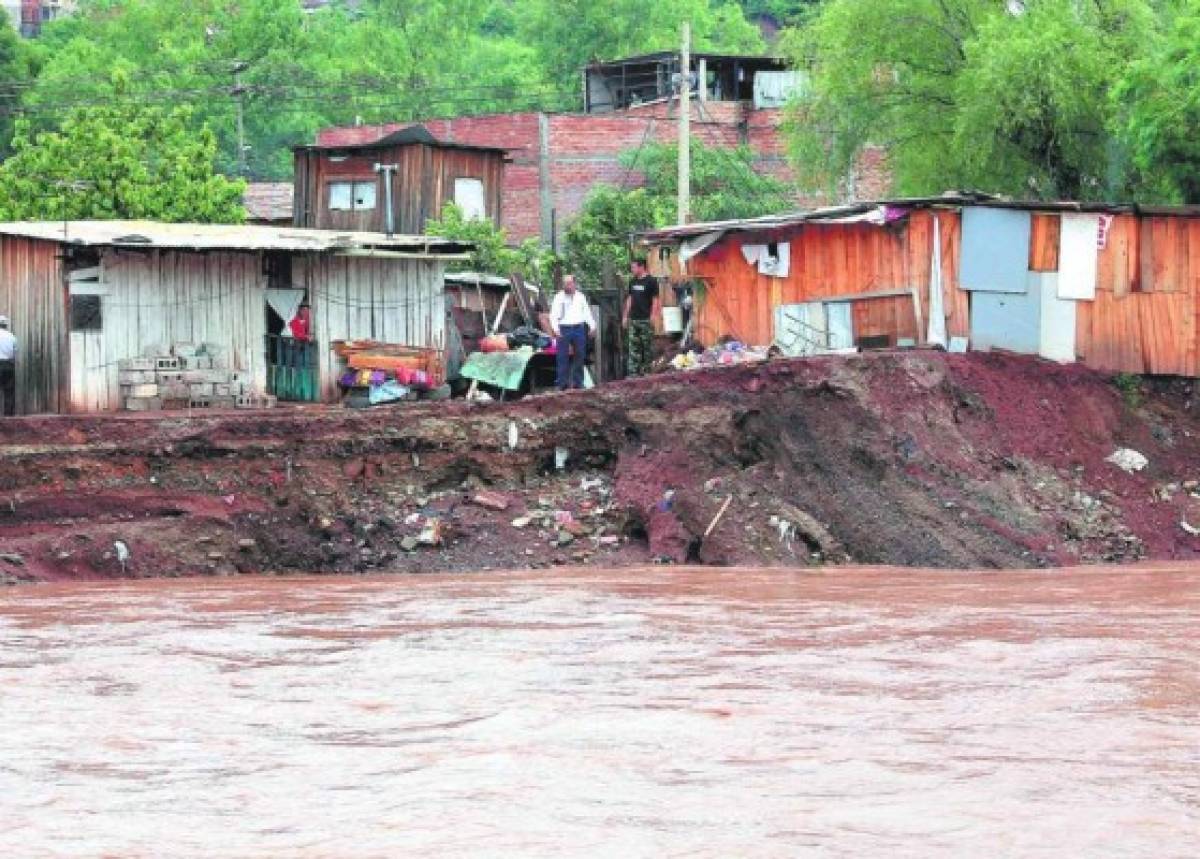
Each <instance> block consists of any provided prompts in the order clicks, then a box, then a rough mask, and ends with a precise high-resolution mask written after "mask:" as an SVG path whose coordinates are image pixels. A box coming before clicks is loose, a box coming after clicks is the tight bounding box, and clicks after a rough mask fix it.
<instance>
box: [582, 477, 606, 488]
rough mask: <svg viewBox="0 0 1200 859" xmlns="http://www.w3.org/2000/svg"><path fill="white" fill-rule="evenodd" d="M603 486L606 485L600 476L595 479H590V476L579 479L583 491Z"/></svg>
mask: <svg viewBox="0 0 1200 859" xmlns="http://www.w3.org/2000/svg"><path fill="white" fill-rule="evenodd" d="M603 486H604V481H603V480H601V479H600V478H599V477H597V478H595V479H589V478H586V477H585V478H583V480H581V481H579V488H580V489H581V490H582V491H583V492H591V491H592V490H593V489H600V488H601V487H603Z"/></svg>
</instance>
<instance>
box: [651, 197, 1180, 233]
mask: <svg viewBox="0 0 1200 859" xmlns="http://www.w3.org/2000/svg"><path fill="white" fill-rule="evenodd" d="M881 206H894V207H902V208H910V209H929V208H935V207H939V206H949V207H961V206H983V207H987V208H995V209H1020V210H1023V211H1030V212H1096V213H1104V214H1123V213H1135V214H1143V215H1168V216H1170V215H1174V216H1179V217H1200V206H1150V205H1140V204H1137V203H1079V202H1074V201H1069V200H1054V201H1042V200H1009V199H1005V198H1002V197H996V196H992V195H990V194H980V193H965V192H964V193H952V194H943V195H942V196H940V197H898V198H895V199H891V200H871V201H864V202H861V203H850V204H847V205H844V206H827V207H825V208H821V209H808V210H803V211H796V212H785V213H781V214H778V215H764V216H763V217H760V218H742V219H739V220H733V221H709V222H706V223H696V224H684V225H682V226H677V227H664V228H663V229H661V230H647V231H645V232H643V233H639V234H638V237H639V238H640V239H641V240H642V241H643V242H646V243H649V244H654V243H656V242H668V241H677V240H681V239H689V238H694V237H696V236H702V235H704V234H706V233H713V232H725V233H748V232H764V231H767V230H775V229H780V228H784V227H791V226H797V225H800V224H804V223H812V222H820V221H830V220H837V219H838V218H846V217H850V216H853V215H860V214H864V213H866V212H870V211H871V210H873V209H878V208H880V207H881Z"/></svg>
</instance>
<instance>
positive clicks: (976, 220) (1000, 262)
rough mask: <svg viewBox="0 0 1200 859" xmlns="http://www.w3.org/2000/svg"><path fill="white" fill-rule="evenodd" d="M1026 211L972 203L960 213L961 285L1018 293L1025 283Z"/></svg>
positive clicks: (1025, 285)
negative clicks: (989, 207) (992, 207)
mask: <svg viewBox="0 0 1200 859" xmlns="http://www.w3.org/2000/svg"><path fill="white" fill-rule="evenodd" d="M1029 237H1030V219H1029V212H1021V211H1013V210H1006V209H984V208H980V207H978V206H971V207H968V208H965V209H963V212H962V264H961V265H962V270H961V272H960V275H959V279H960V282H961V283H962V288H963V289H967V290H971V291H973V292H1009V293H1021V292H1024V291H1025V289H1026V287H1027V286H1028V278H1027V277H1026V273H1027V272H1028V271H1029Z"/></svg>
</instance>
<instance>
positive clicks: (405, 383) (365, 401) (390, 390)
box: [338, 367, 436, 406]
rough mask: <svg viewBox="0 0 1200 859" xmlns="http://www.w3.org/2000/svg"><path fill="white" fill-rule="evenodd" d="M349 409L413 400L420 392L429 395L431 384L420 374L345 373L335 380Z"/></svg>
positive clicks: (394, 371) (427, 376) (393, 371)
mask: <svg viewBox="0 0 1200 859" xmlns="http://www.w3.org/2000/svg"><path fill="white" fill-rule="evenodd" d="M338 385H339V386H340V387H341V388H342V391H343V392H344V394H345V396H346V399H347V401H348V403H349V404H350V405H371V406H377V405H381V404H383V403H395V402H400V401H401V400H415V399H417V398H418V395H419V393H420V392H425V391H431V390H433V388H435V387H436V383H435V381H434V380H433V379H432V378H431V377H430V374H429V373H427V372H426V371H424V370H414V369H411V368H409V367H396V368H394V369H391V370H371V369H364V370H347V371H346V372H345V373H343V374H342V377H341V378H340V379H338Z"/></svg>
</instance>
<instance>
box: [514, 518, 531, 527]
mask: <svg viewBox="0 0 1200 859" xmlns="http://www.w3.org/2000/svg"><path fill="white" fill-rule="evenodd" d="M532 522H533V520H532V519H531V518H530V517H528V516H518V517H517V518H516V519H514V520H512V526H513V527H514V528H528V527H529V525H530V524H531V523H532Z"/></svg>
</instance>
